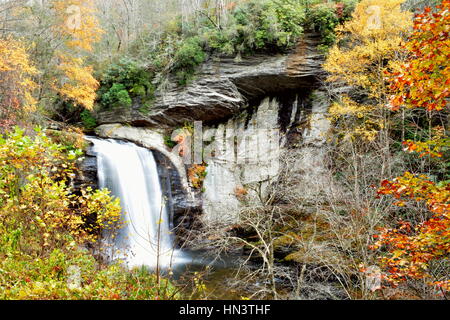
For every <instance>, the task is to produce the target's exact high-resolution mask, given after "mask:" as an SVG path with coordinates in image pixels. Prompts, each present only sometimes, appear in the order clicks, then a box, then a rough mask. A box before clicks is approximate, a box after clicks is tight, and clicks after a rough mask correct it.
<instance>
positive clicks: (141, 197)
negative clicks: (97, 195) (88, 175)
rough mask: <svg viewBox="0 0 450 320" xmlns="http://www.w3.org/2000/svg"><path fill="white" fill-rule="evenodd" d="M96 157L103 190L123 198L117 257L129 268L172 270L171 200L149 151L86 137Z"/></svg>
mask: <svg viewBox="0 0 450 320" xmlns="http://www.w3.org/2000/svg"><path fill="white" fill-rule="evenodd" d="M87 140H89V141H91V142H93V144H94V148H93V151H94V152H95V153H96V154H97V164H98V178H99V186H100V188H108V189H109V190H110V191H111V193H112V195H114V196H116V197H118V198H120V201H121V206H122V210H123V218H124V220H125V226H124V227H123V228H122V229H121V230H120V231H119V234H118V235H117V237H116V238H115V239H114V241H113V252H114V258H116V259H117V258H119V259H123V260H125V262H126V263H127V265H128V266H130V267H133V266H142V265H145V266H149V267H151V268H155V267H157V265H158V266H160V267H162V268H167V267H170V266H171V265H172V264H173V262H174V259H175V258H176V256H177V255H178V256H180V253H179V252H178V251H176V250H174V245H173V236H172V233H171V230H170V227H169V226H170V221H169V217H170V215H169V212H168V209H167V207H168V206H167V205H166V203H167V201H168V199H164V196H163V192H162V190H161V185H160V181H159V176H158V170H157V165H156V162H155V159H154V157H153V154H152V152H151V151H150V150H148V149H145V148H142V147H139V146H137V145H135V144H133V143H129V142H123V141H118V140H113V139H109V140H101V139H97V138H91V137H89V138H87Z"/></svg>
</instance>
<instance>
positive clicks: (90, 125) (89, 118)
mask: <svg viewBox="0 0 450 320" xmlns="http://www.w3.org/2000/svg"><path fill="white" fill-rule="evenodd" d="M80 117H81V121H82V122H83V125H84V127H85V128H86V129H88V130H92V129H94V128H95V127H96V126H97V121H96V120H95V118H94V116H93V115H92V113H91V112H90V111H89V110H83V112H81V114H80Z"/></svg>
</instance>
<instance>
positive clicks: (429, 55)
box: [389, 0, 450, 111]
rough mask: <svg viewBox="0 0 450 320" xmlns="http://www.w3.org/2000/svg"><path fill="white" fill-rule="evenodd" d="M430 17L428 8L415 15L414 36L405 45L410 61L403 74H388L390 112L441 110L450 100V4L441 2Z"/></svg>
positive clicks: (430, 11) (406, 62)
mask: <svg viewBox="0 0 450 320" xmlns="http://www.w3.org/2000/svg"><path fill="white" fill-rule="evenodd" d="M437 10H438V11H437V12H435V13H432V10H431V8H425V10H424V12H423V13H421V14H417V15H416V16H415V20H414V32H413V34H412V35H411V36H410V38H409V41H408V42H407V43H406V45H405V50H406V52H407V53H408V56H409V58H407V60H406V61H405V62H404V64H403V65H402V69H403V70H402V71H403V73H402V74H399V72H393V73H391V74H390V86H389V88H390V89H391V90H392V92H393V93H394V96H393V97H392V98H391V106H392V110H394V111H395V110H398V109H399V108H400V107H402V106H403V105H405V106H407V107H410V108H424V109H426V110H428V111H433V110H437V111H439V110H442V109H444V108H445V107H446V106H447V99H448V98H449V97H450V91H449V90H448V86H449V84H450V81H449V79H450V65H449V56H450V39H449V37H448V33H449V28H450V1H449V0H444V1H443V2H442V5H440V6H438V7H437Z"/></svg>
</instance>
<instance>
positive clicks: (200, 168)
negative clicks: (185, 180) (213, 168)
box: [188, 164, 206, 189]
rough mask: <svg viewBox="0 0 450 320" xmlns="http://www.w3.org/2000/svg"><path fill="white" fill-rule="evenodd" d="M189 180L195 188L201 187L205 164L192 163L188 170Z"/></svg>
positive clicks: (204, 174) (204, 175) (204, 176)
mask: <svg viewBox="0 0 450 320" xmlns="http://www.w3.org/2000/svg"><path fill="white" fill-rule="evenodd" d="M188 177H189V181H190V182H191V184H192V186H193V187H194V188H196V189H201V188H202V186H203V181H204V180H205V178H206V165H198V164H194V165H193V166H192V167H191V168H189V170H188Z"/></svg>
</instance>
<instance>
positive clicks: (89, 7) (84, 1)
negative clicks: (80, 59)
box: [52, 0, 104, 51]
mask: <svg viewBox="0 0 450 320" xmlns="http://www.w3.org/2000/svg"><path fill="white" fill-rule="evenodd" d="M52 4H53V8H54V9H55V13H56V15H57V16H58V18H59V24H58V25H57V26H56V27H55V32H57V33H59V34H61V35H62V36H63V38H65V39H66V45H67V47H68V48H77V49H82V50H84V51H92V45H93V44H94V43H97V42H99V41H100V39H101V35H102V34H103V33H104V31H103V30H102V29H101V28H99V27H98V26H99V21H98V20H97V18H96V16H95V12H96V9H95V4H94V1H92V0H53V1H52Z"/></svg>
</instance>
